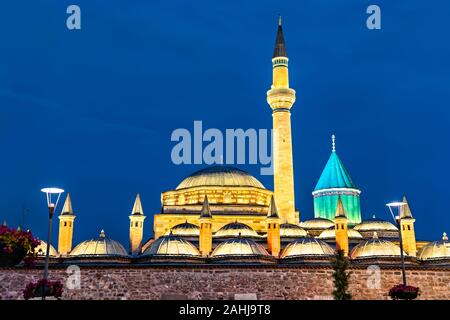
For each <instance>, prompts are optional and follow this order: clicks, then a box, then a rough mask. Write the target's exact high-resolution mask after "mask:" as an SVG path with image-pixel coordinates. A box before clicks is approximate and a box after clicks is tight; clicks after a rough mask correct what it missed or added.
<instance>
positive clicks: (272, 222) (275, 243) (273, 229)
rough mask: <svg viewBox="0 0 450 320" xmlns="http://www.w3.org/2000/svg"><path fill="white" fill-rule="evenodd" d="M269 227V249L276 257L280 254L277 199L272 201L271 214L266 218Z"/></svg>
mask: <svg viewBox="0 0 450 320" xmlns="http://www.w3.org/2000/svg"><path fill="white" fill-rule="evenodd" d="M266 225H267V249H268V250H269V252H270V253H271V254H272V256H274V257H278V255H279V254H280V246H281V244H280V217H279V216H278V210H277V206H276V204H275V198H274V196H272V198H271V199H270V206H269V212H268V214H267V218H266Z"/></svg>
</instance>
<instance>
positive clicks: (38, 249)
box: [34, 240, 58, 257]
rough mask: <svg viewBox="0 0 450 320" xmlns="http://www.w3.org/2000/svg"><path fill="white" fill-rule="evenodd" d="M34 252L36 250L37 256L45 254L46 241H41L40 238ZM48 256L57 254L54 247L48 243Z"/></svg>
mask: <svg viewBox="0 0 450 320" xmlns="http://www.w3.org/2000/svg"><path fill="white" fill-rule="evenodd" d="M34 252H36V254H37V255H38V256H45V254H46V253H47V242H45V241H42V240H41V244H40V245H38V246H37V247H36V248H35V249H34ZM49 252H50V256H51V257H56V256H57V255H58V252H57V251H56V249H55V248H54V247H53V246H52V245H50V251H49Z"/></svg>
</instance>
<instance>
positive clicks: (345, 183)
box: [314, 151, 356, 191]
mask: <svg viewBox="0 0 450 320" xmlns="http://www.w3.org/2000/svg"><path fill="white" fill-rule="evenodd" d="M332 188H351V189H356V186H355V184H354V183H353V181H352V178H351V177H350V174H349V173H348V171H347V169H345V167H344V164H343V163H342V161H341V159H339V156H338V155H337V153H336V152H335V151H333V152H332V153H331V156H330V158H329V159H328V162H327V164H326V165H325V168H324V169H323V171H322V174H321V176H320V178H319V181H318V182H317V185H316V187H315V188H314V190H315V191H317V190H323V189H332Z"/></svg>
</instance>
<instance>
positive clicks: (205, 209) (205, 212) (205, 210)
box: [200, 195, 212, 218]
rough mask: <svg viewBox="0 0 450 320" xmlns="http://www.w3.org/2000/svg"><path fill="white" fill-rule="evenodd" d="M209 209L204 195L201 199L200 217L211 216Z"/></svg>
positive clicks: (206, 197)
mask: <svg viewBox="0 0 450 320" xmlns="http://www.w3.org/2000/svg"><path fill="white" fill-rule="evenodd" d="M211 217H212V215H211V209H210V208H209V201H208V196H207V195H205V199H204V200H203V206H202V211H200V218H211Z"/></svg>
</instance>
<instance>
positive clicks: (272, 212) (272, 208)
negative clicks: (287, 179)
mask: <svg viewBox="0 0 450 320" xmlns="http://www.w3.org/2000/svg"><path fill="white" fill-rule="evenodd" d="M267 218H279V216H278V210H277V205H276V204H275V197H274V196H273V195H272V198H270V205H269V212H268V214H267Z"/></svg>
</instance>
